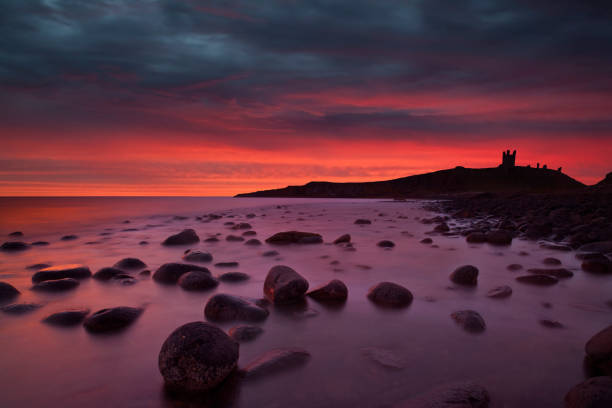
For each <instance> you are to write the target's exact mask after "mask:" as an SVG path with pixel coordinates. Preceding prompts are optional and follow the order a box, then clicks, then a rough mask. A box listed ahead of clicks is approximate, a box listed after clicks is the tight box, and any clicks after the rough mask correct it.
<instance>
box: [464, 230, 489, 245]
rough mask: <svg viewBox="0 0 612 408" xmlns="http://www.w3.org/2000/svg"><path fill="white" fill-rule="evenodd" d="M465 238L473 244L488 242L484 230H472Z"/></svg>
mask: <svg viewBox="0 0 612 408" xmlns="http://www.w3.org/2000/svg"><path fill="white" fill-rule="evenodd" d="M465 240H466V241H467V242H469V243H471V244H482V243H484V242H487V236H486V235H485V234H484V233H482V232H472V233H470V234H468V236H467V237H465Z"/></svg>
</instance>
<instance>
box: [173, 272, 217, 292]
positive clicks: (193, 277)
mask: <svg viewBox="0 0 612 408" xmlns="http://www.w3.org/2000/svg"><path fill="white" fill-rule="evenodd" d="M178 284H179V286H180V287H181V288H183V289H185V290H190V291H199V290H208V289H213V288H216V287H217V286H218V285H219V281H218V280H216V279H215V278H213V277H212V275H211V274H210V272H204V271H190V272H187V273H184V274H183V275H181V277H180V278H179V280H178Z"/></svg>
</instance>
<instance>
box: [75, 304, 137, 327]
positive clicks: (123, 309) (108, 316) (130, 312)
mask: <svg viewBox="0 0 612 408" xmlns="http://www.w3.org/2000/svg"><path fill="white" fill-rule="evenodd" d="M142 312H143V309H141V308H135V307H128V306H119V307H113V308H110V309H102V310H98V311H97V312H96V313H94V314H92V315H91V316H89V317H88V318H87V319H86V320H85V322H84V323H83V326H85V328H86V329H87V330H88V331H89V332H91V333H108V332H115V331H119V330H121V329H124V328H126V327H127V326H129V325H131V324H132V323H134V321H135V320H136V319H138V317H140V315H141V314H142Z"/></svg>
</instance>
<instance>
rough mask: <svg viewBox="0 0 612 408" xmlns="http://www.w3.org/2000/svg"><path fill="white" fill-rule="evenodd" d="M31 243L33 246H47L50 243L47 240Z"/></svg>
mask: <svg viewBox="0 0 612 408" xmlns="http://www.w3.org/2000/svg"><path fill="white" fill-rule="evenodd" d="M30 245H32V246H47V245H49V243H48V242H47V241H34V242H32V243H31V244H30Z"/></svg>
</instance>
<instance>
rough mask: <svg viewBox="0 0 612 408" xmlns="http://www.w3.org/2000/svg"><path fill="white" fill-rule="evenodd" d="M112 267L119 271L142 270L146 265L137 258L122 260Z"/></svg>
mask: <svg viewBox="0 0 612 408" xmlns="http://www.w3.org/2000/svg"><path fill="white" fill-rule="evenodd" d="M113 266H114V267H115V268H119V269H126V270H134V269H144V268H146V267H147V264H146V263H144V262H142V261H141V260H140V259H138V258H123V259H122V260H120V261H119V262H117V263H116V264H115V265H113Z"/></svg>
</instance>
